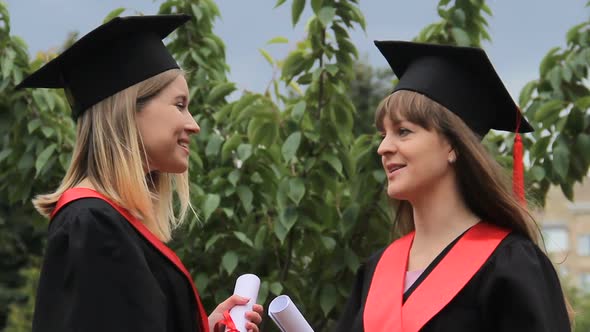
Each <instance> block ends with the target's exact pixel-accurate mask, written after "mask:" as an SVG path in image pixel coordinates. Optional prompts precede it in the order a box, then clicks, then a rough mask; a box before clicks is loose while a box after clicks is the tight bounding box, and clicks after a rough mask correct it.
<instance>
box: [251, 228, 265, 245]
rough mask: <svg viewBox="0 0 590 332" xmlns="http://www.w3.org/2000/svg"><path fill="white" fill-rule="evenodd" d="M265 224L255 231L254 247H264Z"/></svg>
mask: <svg viewBox="0 0 590 332" xmlns="http://www.w3.org/2000/svg"><path fill="white" fill-rule="evenodd" d="M266 231H267V229H266V226H264V225H263V226H262V227H259V228H258V231H257V232H256V236H255V237H254V247H255V248H256V249H263V248H264V243H265V240H266Z"/></svg>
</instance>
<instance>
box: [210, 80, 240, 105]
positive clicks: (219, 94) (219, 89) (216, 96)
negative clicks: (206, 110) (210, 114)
mask: <svg viewBox="0 0 590 332" xmlns="http://www.w3.org/2000/svg"><path fill="white" fill-rule="evenodd" d="M235 89H236V85H235V84H234V83H227V82H226V83H221V84H218V85H216V86H215V87H214V88H213V89H211V91H210V92H209V94H208V95H207V99H206V103H207V104H209V105H213V104H215V103H217V102H219V101H221V99H222V98H225V97H226V96H227V95H229V94H230V93H232V92H234V90H235Z"/></svg>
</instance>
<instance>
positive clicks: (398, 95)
mask: <svg viewBox="0 0 590 332" xmlns="http://www.w3.org/2000/svg"><path fill="white" fill-rule="evenodd" d="M437 108H442V106H440V105H439V104H438V103H436V102H434V101H432V100H430V99H428V98H427V97H426V96H424V95H422V94H420V93H417V92H414V91H409V90H398V91H396V92H394V93H392V94H390V95H389V96H387V97H386V98H385V99H383V100H382V101H381V102H380V103H379V106H377V111H376V112H375V126H376V127H377V129H378V130H379V131H383V130H384V128H383V120H384V119H385V117H388V118H389V120H390V121H391V122H392V123H393V124H399V123H400V122H401V121H403V120H406V121H410V122H412V123H415V124H417V125H419V126H421V127H423V128H425V129H427V130H431V129H432V128H433V127H435V126H436V122H437V121H436V120H437V119H436V118H437V117H438V116H437V113H440V112H437V111H436V109H437Z"/></svg>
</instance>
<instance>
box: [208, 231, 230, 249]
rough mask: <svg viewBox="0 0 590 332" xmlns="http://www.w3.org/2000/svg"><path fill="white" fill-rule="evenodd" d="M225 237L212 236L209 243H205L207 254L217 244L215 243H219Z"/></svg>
mask: <svg viewBox="0 0 590 332" xmlns="http://www.w3.org/2000/svg"><path fill="white" fill-rule="evenodd" d="M224 237H226V235H225V234H219V233H217V234H213V236H211V237H210V238H209V240H207V243H205V252H207V251H209V249H210V248H211V247H212V246H213V245H214V244H215V242H217V240H219V239H222V238H224Z"/></svg>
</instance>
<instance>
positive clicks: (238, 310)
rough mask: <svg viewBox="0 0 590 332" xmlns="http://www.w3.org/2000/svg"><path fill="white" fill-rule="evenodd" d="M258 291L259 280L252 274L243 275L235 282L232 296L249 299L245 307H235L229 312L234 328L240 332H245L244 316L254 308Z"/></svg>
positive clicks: (245, 320)
mask: <svg viewBox="0 0 590 332" xmlns="http://www.w3.org/2000/svg"><path fill="white" fill-rule="evenodd" d="M259 289H260V279H259V278H258V277H257V276H256V275H254V274H243V275H241V276H240V277H238V279H237V280H236V287H235V288H234V294H238V295H239V296H243V297H247V298H249V299H250V300H249V301H248V303H246V304H245V305H237V306H235V307H233V308H232V309H231V310H230V311H229V314H230V316H231V318H232V320H233V321H234V323H235V324H236V328H237V329H238V330H240V332H246V322H247V319H246V317H245V314H246V312H247V311H252V306H254V304H255V303H256V300H257V299H258V290H259Z"/></svg>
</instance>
